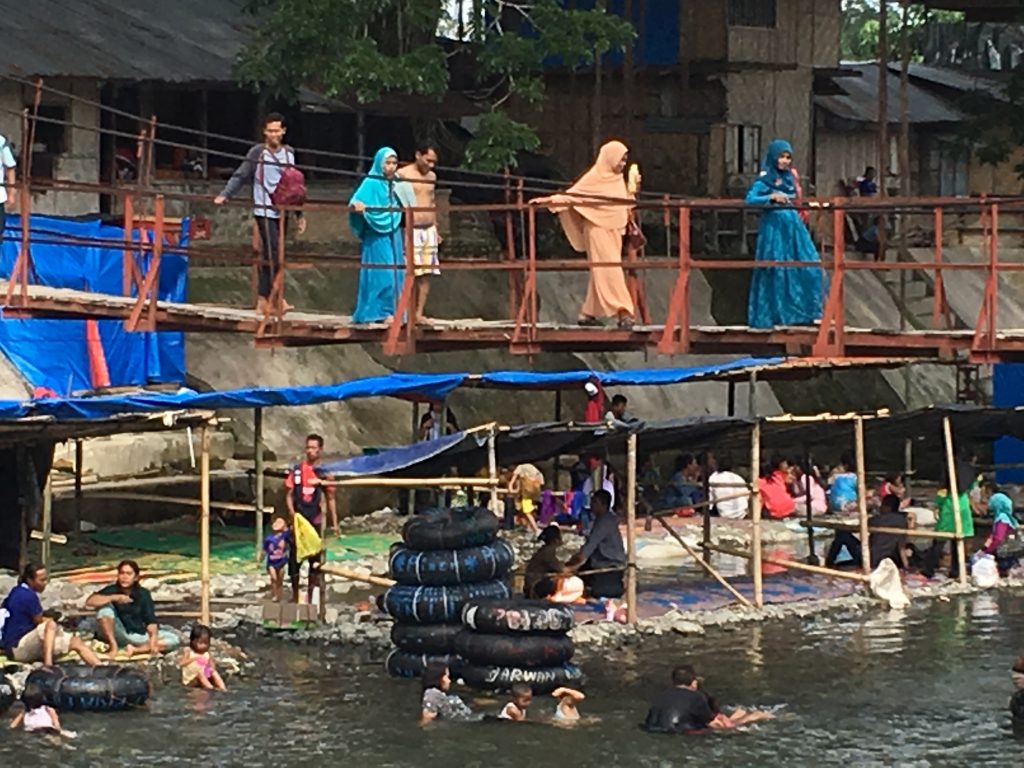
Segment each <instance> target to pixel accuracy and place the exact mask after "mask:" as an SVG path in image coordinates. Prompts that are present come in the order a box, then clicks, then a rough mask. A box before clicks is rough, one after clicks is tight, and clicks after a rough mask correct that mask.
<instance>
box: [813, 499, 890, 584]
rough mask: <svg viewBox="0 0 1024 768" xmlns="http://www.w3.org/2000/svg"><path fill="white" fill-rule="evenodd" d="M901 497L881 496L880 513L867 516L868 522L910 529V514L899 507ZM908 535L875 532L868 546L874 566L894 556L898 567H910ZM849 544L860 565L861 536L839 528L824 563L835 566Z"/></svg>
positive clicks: (886, 526)
mask: <svg viewBox="0 0 1024 768" xmlns="http://www.w3.org/2000/svg"><path fill="white" fill-rule="evenodd" d="M901 503H902V502H901V500H900V497H899V496H897V495H896V494H894V493H890V494H889V495H888V496H886V497H885V498H883V499H882V504H881V507H880V508H879V510H878V514H875V515H872V516H871V517H870V518H868V525H869V526H870V527H871V528H903V529H907V528H909V527H910V526H909V521H908V518H907V513H906V512H905V511H903V510H902V509H901V508H900V504H901ZM906 544H907V537H906V536H905V535H902V534H898V533H872V534H871V536H870V537H869V538H868V547H869V548H870V549H871V567H872V568H877V567H878V566H879V565H880V564H881V562H882V561H883V560H887V559H891V560H892V561H893V562H894V563H896V566H897V567H899V568H901V569H903V570H904V571H905V570H907V567H908V565H909V563H908V560H907V548H906ZM844 546H845V547H846V550H847V552H849V553H850V557H852V558H853V562H854V563H855V564H856V565H857V566H859V565H860V562H861V544H860V539H858V538H857V537H856V536H854V535H853V533H851V532H850V531H836V535H835V538H834V539H833V540H832V546H831V547H829V550H828V556H827V557H826V558H825V565H827V566H828V567H829V568H832V567H834V566H835V563H836V559H837V558H838V557H839V553H840V552H841V551H842V549H843V547H844Z"/></svg>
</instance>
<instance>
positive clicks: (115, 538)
mask: <svg viewBox="0 0 1024 768" xmlns="http://www.w3.org/2000/svg"><path fill="white" fill-rule="evenodd" d="M89 538H90V539H92V541H94V542H95V543H97V544H101V545H102V546H105V547H114V548H117V549H134V550H138V551H140V552H159V553H161V554H167V555H179V556H182V557H194V558H197V559H198V557H199V537H198V536H197V535H195V534H192V535H189V534H187V533H178V532H175V531H167V530H153V529H148V528H117V529H113V530H109V531H98V532H96V533H93V534H91V535H90V536H89ZM392 540H393V539H392V537H391V536H386V535H384V534H380V533H355V534H352V535H349V536H342V537H341V538H334V537H328V539H327V559H328V560H359V559H360V558H363V557H372V556H374V555H385V554H387V551H388V548H389V547H390V546H391V543H392ZM254 556H255V541H254V539H253V537H252V536H245V532H244V531H239V533H238V535H231V534H223V533H212V532H211V535H210V558H211V559H212V560H247V561H252V560H253V558H254Z"/></svg>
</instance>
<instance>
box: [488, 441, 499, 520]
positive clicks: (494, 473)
mask: <svg viewBox="0 0 1024 768" xmlns="http://www.w3.org/2000/svg"><path fill="white" fill-rule="evenodd" d="M494 430H495V427H491V431H490V433H489V434H488V435H487V477H488V478H490V480H491V482H492V483H494V485H492V486H491V512H492V513H494V516H495V517H501V506H500V504H499V501H498V485H497V482H498V450H497V447H496V446H495V440H494Z"/></svg>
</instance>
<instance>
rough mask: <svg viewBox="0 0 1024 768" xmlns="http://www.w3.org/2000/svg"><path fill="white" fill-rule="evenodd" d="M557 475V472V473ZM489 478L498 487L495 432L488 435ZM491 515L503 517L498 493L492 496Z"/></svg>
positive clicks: (492, 431)
mask: <svg viewBox="0 0 1024 768" xmlns="http://www.w3.org/2000/svg"><path fill="white" fill-rule="evenodd" d="M556 474H557V472H556ZM487 477H488V479H489V480H491V481H492V482H493V483H494V487H495V488H497V487H498V450H497V446H496V445H495V437H494V430H493V429H492V430H491V433H490V434H489V435H487ZM491 513H492V514H493V515H494V516H495V517H500V516H501V507H500V501H499V499H498V494H497V493H492V494H491Z"/></svg>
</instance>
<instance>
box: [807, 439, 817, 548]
mask: <svg viewBox="0 0 1024 768" xmlns="http://www.w3.org/2000/svg"><path fill="white" fill-rule="evenodd" d="M812 468H813V465H812V464H811V452H810V450H809V449H808V448H807V446H806V445H805V446H804V493H805V494H807V495H806V497H805V501H806V503H805V508H806V513H807V562H808V563H810V564H811V565H817V564H818V555H817V553H815V551H814V528H812V527H811V520H812V519H813V518H814V508H813V505H812V503H811V501H812V499H811V483H812V482H816V481H815V480H814V478H813V477H812V476H811V470H812Z"/></svg>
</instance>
